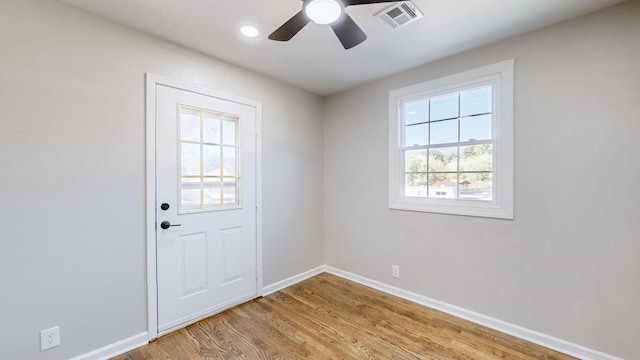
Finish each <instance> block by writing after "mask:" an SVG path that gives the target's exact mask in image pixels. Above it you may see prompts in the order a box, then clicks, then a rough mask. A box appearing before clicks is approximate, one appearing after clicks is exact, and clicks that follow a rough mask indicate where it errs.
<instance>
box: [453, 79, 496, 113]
mask: <svg viewBox="0 0 640 360" xmlns="http://www.w3.org/2000/svg"><path fill="white" fill-rule="evenodd" d="M490 112H491V87H490V86H487V87H482V88H478V89H474V90H469V91H464V92H461V93H460V116H467V115H477V114H486V113H490Z"/></svg>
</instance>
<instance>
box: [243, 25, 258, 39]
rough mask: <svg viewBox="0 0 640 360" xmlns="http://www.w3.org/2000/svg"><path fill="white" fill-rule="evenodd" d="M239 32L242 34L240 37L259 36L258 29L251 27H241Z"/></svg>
mask: <svg viewBox="0 0 640 360" xmlns="http://www.w3.org/2000/svg"><path fill="white" fill-rule="evenodd" d="M240 32H241V33H242V35H244V36H246V37H250V38H254V37H256V36H258V35H260V31H258V29H256V28H255V27H253V26H243V27H241V28H240Z"/></svg>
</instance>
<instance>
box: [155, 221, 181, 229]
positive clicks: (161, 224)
mask: <svg viewBox="0 0 640 360" xmlns="http://www.w3.org/2000/svg"><path fill="white" fill-rule="evenodd" d="M172 226H182V225H181V224H175V225H171V223H170V222H168V221H167V220H165V221H163V222H161V223H160V227H161V228H162V229H164V230H167V229H168V228H170V227H172Z"/></svg>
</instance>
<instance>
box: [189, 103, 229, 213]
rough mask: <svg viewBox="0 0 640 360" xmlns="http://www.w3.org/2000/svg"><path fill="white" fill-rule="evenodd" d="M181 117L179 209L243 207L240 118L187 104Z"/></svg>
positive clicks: (191, 210) (197, 209)
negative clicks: (241, 196) (241, 195)
mask: <svg viewBox="0 0 640 360" xmlns="http://www.w3.org/2000/svg"><path fill="white" fill-rule="evenodd" d="M179 118H180V125H179V138H180V141H179V142H178V143H179V147H180V148H179V149H178V152H179V153H180V156H179V157H178V159H179V164H178V166H179V171H178V173H179V174H180V179H179V180H180V181H179V184H180V185H179V186H180V191H179V192H178V193H179V194H180V207H179V209H178V212H179V213H181V214H184V213H192V212H201V211H213V210H224V209H237V208H240V207H241V198H240V181H241V177H240V166H239V165H240V144H239V141H238V139H239V138H240V137H239V131H240V129H239V128H240V126H239V124H240V119H239V118H238V117H237V116H234V115H229V114H223V113H218V112H215V111H211V110H203V109H197V108H194V107H190V106H186V105H180V107H179Z"/></svg>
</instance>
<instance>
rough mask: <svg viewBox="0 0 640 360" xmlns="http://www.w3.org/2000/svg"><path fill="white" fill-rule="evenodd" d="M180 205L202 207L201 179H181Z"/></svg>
mask: <svg viewBox="0 0 640 360" xmlns="http://www.w3.org/2000/svg"><path fill="white" fill-rule="evenodd" d="M180 206H181V207H200V179H189V178H186V179H184V178H183V179H181V182H180Z"/></svg>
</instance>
